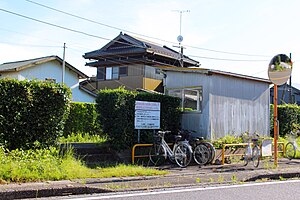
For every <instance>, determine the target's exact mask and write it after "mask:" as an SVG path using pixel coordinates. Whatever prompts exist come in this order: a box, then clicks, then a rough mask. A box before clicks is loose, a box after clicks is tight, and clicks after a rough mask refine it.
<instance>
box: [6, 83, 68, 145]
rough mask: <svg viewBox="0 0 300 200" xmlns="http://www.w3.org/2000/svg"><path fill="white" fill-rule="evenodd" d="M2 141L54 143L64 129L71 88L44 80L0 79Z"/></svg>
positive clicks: (12, 143)
mask: <svg viewBox="0 0 300 200" xmlns="http://www.w3.org/2000/svg"><path fill="white" fill-rule="evenodd" d="M0 94H1V95H0V143H1V144H4V145H5V146H6V147H7V148H8V149H16V148H24V149H27V148H32V147H33V145H34V144H36V142H39V144H40V145H41V146H49V145H53V144H54V143H55V141H56V139H57V137H58V136H60V135H61V134H62V132H63V125H64V121H65V119H66V116H67V111H68V109H67V108H68V105H69V101H70V96H71V91H70V89H69V88H67V87H66V86H63V85H59V84H55V83H50V82H44V81H43V82H42V81H17V80H12V79H1V80H0Z"/></svg>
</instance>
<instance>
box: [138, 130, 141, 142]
mask: <svg viewBox="0 0 300 200" xmlns="http://www.w3.org/2000/svg"><path fill="white" fill-rule="evenodd" d="M140 143H141V130H140V129H138V144H140Z"/></svg>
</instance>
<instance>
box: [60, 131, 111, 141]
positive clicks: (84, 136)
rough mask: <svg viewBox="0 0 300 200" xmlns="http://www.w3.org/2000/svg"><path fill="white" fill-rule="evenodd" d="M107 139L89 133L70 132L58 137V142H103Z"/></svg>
mask: <svg viewBox="0 0 300 200" xmlns="http://www.w3.org/2000/svg"><path fill="white" fill-rule="evenodd" d="M106 141H107V138H106V137H105V136H100V135H90V134H89V133H72V134H71V135H68V136H67V137H60V138H59V139H58V142H59V143H70V142H81V143H104V142H106Z"/></svg>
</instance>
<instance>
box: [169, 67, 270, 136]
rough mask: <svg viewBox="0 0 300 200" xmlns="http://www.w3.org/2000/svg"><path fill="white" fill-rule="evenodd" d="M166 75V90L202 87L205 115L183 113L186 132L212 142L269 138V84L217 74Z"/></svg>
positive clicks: (179, 73) (178, 73)
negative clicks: (235, 137)
mask: <svg viewBox="0 0 300 200" xmlns="http://www.w3.org/2000/svg"><path fill="white" fill-rule="evenodd" d="M166 73H167V78H166V88H182V87H189V86H202V87H203V103H202V105H203V107H202V113H184V114H183V115H182V127H183V128H185V129H190V130H197V133H198V135H201V136H205V137H207V138H210V139H214V138H219V137H223V136H225V135H228V134H231V135H232V134H234V135H239V134H241V133H243V132H246V131H248V132H250V133H253V132H254V131H257V132H258V133H260V134H262V135H269V131H270V130H269V129H270V128H269V123H270V121H269V120H270V116H269V115H270V112H269V106H270V92H269V85H268V83H264V82H258V81H253V80H247V79H241V78H235V77H230V76H224V75H216V74H213V75H210V76H208V75H206V74H200V73H182V72H172V71H167V72H166Z"/></svg>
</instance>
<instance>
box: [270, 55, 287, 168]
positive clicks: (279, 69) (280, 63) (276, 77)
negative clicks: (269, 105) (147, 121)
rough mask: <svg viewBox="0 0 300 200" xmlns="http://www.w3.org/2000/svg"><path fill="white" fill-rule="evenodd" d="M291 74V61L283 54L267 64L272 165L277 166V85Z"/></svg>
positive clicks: (285, 80) (282, 82) (284, 81)
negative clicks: (270, 91)
mask: <svg viewBox="0 0 300 200" xmlns="http://www.w3.org/2000/svg"><path fill="white" fill-rule="evenodd" d="M291 73H292V61H291V59H290V58H289V57H288V56H287V55H285V54H278V55H276V56H274V57H273V58H272V60H271V62H270V64H269V69H268V75H269V79H270V80H271V81H272V82H273V83H274V165H275V166H276V167H277V165H278V137H279V121H278V119H277V96H278V94H277V93H278V89H277V85H282V84H284V83H286V82H287V80H288V79H289V78H290V76H291Z"/></svg>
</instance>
